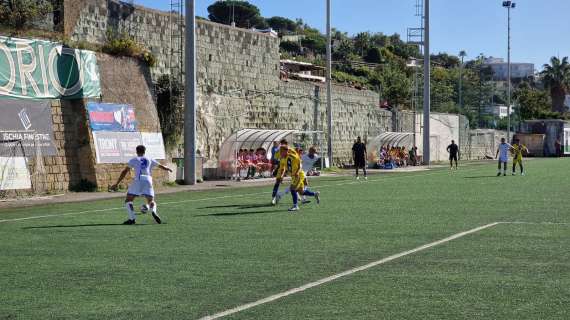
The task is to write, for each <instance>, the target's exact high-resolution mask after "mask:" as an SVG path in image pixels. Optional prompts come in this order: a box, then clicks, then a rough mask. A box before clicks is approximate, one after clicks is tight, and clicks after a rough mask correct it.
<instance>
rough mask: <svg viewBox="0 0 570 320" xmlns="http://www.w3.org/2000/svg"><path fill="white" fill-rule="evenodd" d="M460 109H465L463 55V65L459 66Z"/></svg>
mask: <svg viewBox="0 0 570 320" xmlns="http://www.w3.org/2000/svg"><path fill="white" fill-rule="evenodd" d="M459 109H460V110H461V111H463V56H461V66H459Z"/></svg>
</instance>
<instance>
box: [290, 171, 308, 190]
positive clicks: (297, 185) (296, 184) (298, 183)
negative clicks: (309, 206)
mask: <svg viewBox="0 0 570 320" xmlns="http://www.w3.org/2000/svg"><path fill="white" fill-rule="evenodd" d="M305 178H306V176H305V172H303V171H300V172H299V176H298V177H293V179H292V181H291V189H293V190H297V191H301V190H303V189H305Z"/></svg>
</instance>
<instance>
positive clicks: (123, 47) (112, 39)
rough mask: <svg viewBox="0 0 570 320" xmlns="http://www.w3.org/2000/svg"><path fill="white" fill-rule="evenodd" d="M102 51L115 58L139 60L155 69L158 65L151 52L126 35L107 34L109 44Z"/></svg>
mask: <svg viewBox="0 0 570 320" xmlns="http://www.w3.org/2000/svg"><path fill="white" fill-rule="evenodd" d="M101 50H102V51H103V52H104V53H107V54H110V55H114V56H125V57H133V58H137V59H139V60H141V61H143V62H145V63H146V64H147V65H148V66H149V67H153V66H154V65H155V64H156V57H155V56H154V55H153V54H152V52H150V50H148V49H147V48H145V47H144V46H143V45H141V44H140V43H138V42H136V41H135V40H134V39H133V38H131V37H129V36H127V35H124V34H123V35H118V36H117V35H115V34H113V33H112V32H107V42H106V43H105V44H104V45H103V47H102V48H101Z"/></svg>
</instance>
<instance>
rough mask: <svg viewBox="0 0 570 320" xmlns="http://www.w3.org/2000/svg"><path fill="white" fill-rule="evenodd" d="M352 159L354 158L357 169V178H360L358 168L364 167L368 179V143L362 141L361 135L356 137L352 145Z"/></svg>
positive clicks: (365, 178) (365, 177)
mask: <svg viewBox="0 0 570 320" xmlns="http://www.w3.org/2000/svg"><path fill="white" fill-rule="evenodd" d="M352 159H353V160H354V168H355V169H356V180H358V179H360V177H359V176H358V169H360V168H362V171H363V172H364V180H368V177H367V176H366V145H365V144H364V143H362V139H360V137H358V138H356V142H355V143H354V145H352Z"/></svg>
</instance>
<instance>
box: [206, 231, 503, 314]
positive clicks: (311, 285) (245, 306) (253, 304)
mask: <svg viewBox="0 0 570 320" xmlns="http://www.w3.org/2000/svg"><path fill="white" fill-rule="evenodd" d="M499 224H501V222H494V223H490V224H487V225H484V226H480V227H477V228H475V229H471V230H467V231H464V232H460V233H457V234H454V235H452V236H449V237H447V238H444V239H441V240H438V241H435V242H431V243H428V244H425V245H422V246H419V247H417V248H415V249H412V250H408V251H403V252H400V253H397V254H394V255H391V256H389V257H386V258H384V259H381V260H377V261H374V262H371V263H369V264H365V265H363V266H360V267H356V268H353V269H350V270H347V271H344V272H341V273H337V274H335V275H332V276H330V277H326V278H323V279H320V280H317V281H314V282H311V283H307V284H305V285H302V286H300V287H297V288H293V289H290V290H287V291H284V292H281V293H278V294H274V295H272V296H269V297H267V298H263V299H260V300H257V301H255V302H251V303H246V304H243V305H241V306H237V307H235V308H232V309H228V310H226V311H222V312H219V313H216V314H213V315H209V316H205V317H202V318H200V320H214V319H219V318H222V317H225V316H228V315H231V314H234V313H238V312H241V311H244V310H247V309H250V308H253V307H257V306H259V305H262V304H266V303H269V302H273V301H275V300H278V299H281V298H284V297H287V296H290V295H293V294H296V293H299V292H303V291H305V290H308V289H311V288H314V287H317V286H320V285H322V284H325V283H328V282H331V281H334V280H337V279H339V278H342V277H346V276H349V275H352V274H354V273H357V272H361V271H364V270H367V269H370V268H373V267H376V266H378V265H381V264H385V263H387V262H390V261H393V260H396V259H399V258H402V257H405V256H408V255H411V254H414V253H416V252H420V251H423V250H426V249H429V248H432V247H435V246H438V245H440V244H444V243H446V242H449V241H453V240H455V239H458V238H461V237H464V236H466V235H469V234H472V233H476V232H479V231H481V230H484V229H487V228H491V227H494V226H496V225H499Z"/></svg>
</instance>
